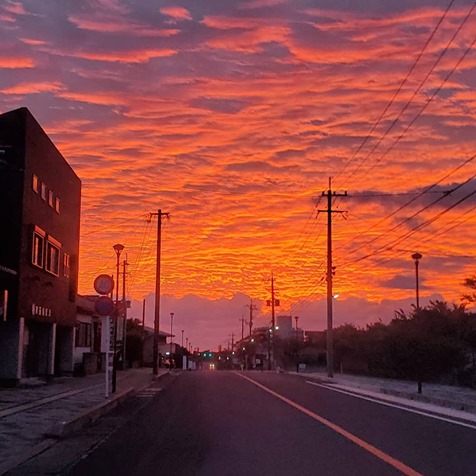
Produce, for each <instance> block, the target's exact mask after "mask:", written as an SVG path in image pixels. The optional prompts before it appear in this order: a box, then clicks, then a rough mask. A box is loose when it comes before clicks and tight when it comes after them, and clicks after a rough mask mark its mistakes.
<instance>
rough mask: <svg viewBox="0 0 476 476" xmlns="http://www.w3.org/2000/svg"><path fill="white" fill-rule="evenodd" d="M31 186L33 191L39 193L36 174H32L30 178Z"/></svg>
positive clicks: (38, 181)
mask: <svg viewBox="0 0 476 476" xmlns="http://www.w3.org/2000/svg"><path fill="white" fill-rule="evenodd" d="M31 188H32V189H33V191H34V192H35V193H36V194H37V195H39V193H40V179H39V178H38V175H36V174H33V177H32V180H31Z"/></svg>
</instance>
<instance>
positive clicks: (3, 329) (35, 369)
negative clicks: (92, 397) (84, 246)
mask: <svg viewBox="0 0 476 476" xmlns="http://www.w3.org/2000/svg"><path fill="white" fill-rule="evenodd" d="M80 209H81V181H80V179H79V178H78V177H77V175H76V174H75V173H74V171H73V170H72V168H71V167H70V166H69V165H68V163H67V162H66V161H65V159H64V158H63V156H62V155H61V153H60V152H59V151H58V149H57V148H56V147H55V146H54V144H53V143H52V142H51V140H50V139H49V137H48V136H47V135H46V133H45V132H44V131H43V129H42V128H41V126H40V125H39V124H38V123H37V122H36V120H35V119H34V117H33V116H32V115H31V113H30V112H29V111H28V109H26V108H20V109H16V110H14V111H10V112H7V113H4V114H1V115H0V223H1V225H0V226H1V228H0V229H1V231H2V233H1V234H2V246H1V247H0V299H1V301H0V303H1V305H0V381H4V382H5V381H6V382H15V381H18V380H19V379H20V378H22V377H32V376H43V375H46V376H48V375H55V374H56V375H58V374H64V373H69V372H72V370H73V346H74V326H75V324H76V292H77V282H78V254H79V227H80Z"/></svg>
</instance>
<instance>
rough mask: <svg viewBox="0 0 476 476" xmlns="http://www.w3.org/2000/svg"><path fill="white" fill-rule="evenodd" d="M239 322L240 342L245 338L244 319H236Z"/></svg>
mask: <svg viewBox="0 0 476 476" xmlns="http://www.w3.org/2000/svg"><path fill="white" fill-rule="evenodd" d="M238 320H239V321H240V322H241V340H243V339H244V338H245V318H244V317H243V316H241V319H238Z"/></svg>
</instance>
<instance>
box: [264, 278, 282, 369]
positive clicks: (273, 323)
mask: <svg viewBox="0 0 476 476" xmlns="http://www.w3.org/2000/svg"><path fill="white" fill-rule="evenodd" d="M266 305H267V306H271V329H270V330H269V336H268V370H271V367H272V361H274V352H273V334H274V332H276V317H275V307H276V306H279V299H275V297H274V274H273V273H271V299H268V301H266Z"/></svg>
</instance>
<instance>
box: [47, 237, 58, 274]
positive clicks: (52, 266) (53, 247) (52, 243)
mask: <svg viewBox="0 0 476 476" xmlns="http://www.w3.org/2000/svg"><path fill="white" fill-rule="evenodd" d="M52 251H55V253H54V257H55V259H52V256H53V254H52ZM60 263H61V243H60V242H59V241H57V240H55V239H54V238H53V237H52V236H49V235H48V237H47V239H46V244H45V271H47V272H48V273H50V274H53V275H54V276H59V274H60Z"/></svg>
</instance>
